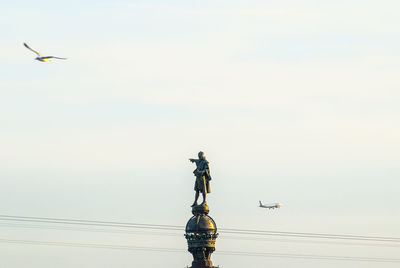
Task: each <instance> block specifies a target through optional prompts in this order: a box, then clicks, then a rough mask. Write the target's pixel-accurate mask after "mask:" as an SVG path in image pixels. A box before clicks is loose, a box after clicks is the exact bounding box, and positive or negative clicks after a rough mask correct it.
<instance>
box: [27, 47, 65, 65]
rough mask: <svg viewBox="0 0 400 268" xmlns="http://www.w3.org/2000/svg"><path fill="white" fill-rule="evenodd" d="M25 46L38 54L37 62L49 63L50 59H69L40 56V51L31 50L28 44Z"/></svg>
mask: <svg viewBox="0 0 400 268" xmlns="http://www.w3.org/2000/svg"><path fill="white" fill-rule="evenodd" d="M24 46H25V47H26V48H27V49H29V50H31V51H32V52H34V53H36V55H37V57H36V58H35V60H38V61H41V62H46V61H49V60H50V59H59V60H66V59H67V58H59V57H55V56H42V54H40V53H39V52H38V51H36V50H34V49H32V48H30V47H29V46H28V45H27V44H26V43H24Z"/></svg>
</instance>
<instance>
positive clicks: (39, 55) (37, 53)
mask: <svg viewBox="0 0 400 268" xmlns="http://www.w3.org/2000/svg"><path fill="white" fill-rule="evenodd" d="M24 46H25V47H26V48H27V49H29V50H31V51H33V52H34V53H36V55H38V57H41V56H42V55H41V54H40V53H39V52H37V51H36V50H33V49H32V48H30V47H29V46H28V45H27V44H26V43H24Z"/></svg>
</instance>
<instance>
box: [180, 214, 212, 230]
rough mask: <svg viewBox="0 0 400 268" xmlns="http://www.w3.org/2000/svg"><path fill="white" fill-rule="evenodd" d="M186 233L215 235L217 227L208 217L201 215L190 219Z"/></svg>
mask: <svg viewBox="0 0 400 268" xmlns="http://www.w3.org/2000/svg"><path fill="white" fill-rule="evenodd" d="M185 231H186V233H199V232H202V233H215V232H217V225H216V224H215V221H214V220H213V219H212V218H211V217H210V216H208V215H204V214H200V215H196V216H193V217H191V218H190V219H189V221H188V222H187V224H186V228H185Z"/></svg>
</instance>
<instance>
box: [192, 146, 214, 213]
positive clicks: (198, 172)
mask: <svg viewBox="0 0 400 268" xmlns="http://www.w3.org/2000/svg"><path fill="white" fill-rule="evenodd" d="M198 156H199V159H193V158H190V159H189V160H190V162H192V163H193V162H194V163H196V169H195V170H194V171H193V174H194V175H195V176H196V181H195V183H194V190H195V191H196V196H195V199H194V203H193V205H192V207H194V206H197V200H198V199H199V194H200V192H201V194H202V195H203V202H202V203H201V204H200V205H201V206H203V205H204V206H205V205H207V203H206V197H207V194H208V193H210V192H211V190H210V180H211V176H210V168H209V167H208V161H207V160H206V157H205V155H204V153H203V152H199V154H198Z"/></svg>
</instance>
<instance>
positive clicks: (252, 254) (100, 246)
mask: <svg viewBox="0 0 400 268" xmlns="http://www.w3.org/2000/svg"><path fill="white" fill-rule="evenodd" d="M0 243H9V244H25V245H34V246H60V247H78V248H95V249H116V250H136V251H156V252H175V253H184V252H186V250H183V249H177V248H156V247H139V246H125V245H111V244H91V243H71V242H54V241H36V240H15V239H3V238H0ZM218 254H220V255H229V256H249V257H273V258H292V259H313V260H334V261H358V262H381V263H400V259H394V258H373V257H356V256H333V255H306V254H287V253H273V252H247V251H223V250H222V251H218Z"/></svg>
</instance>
